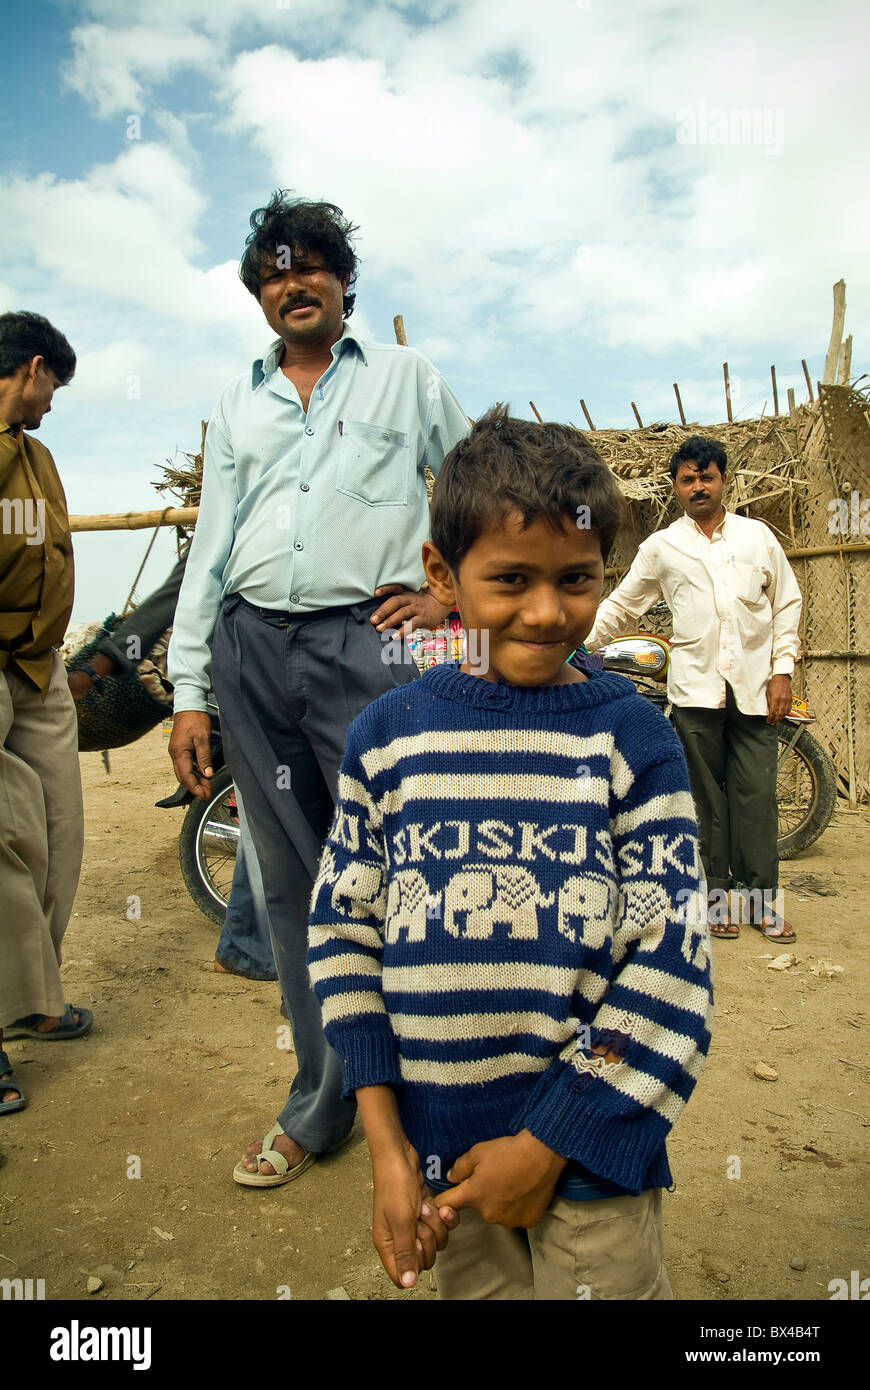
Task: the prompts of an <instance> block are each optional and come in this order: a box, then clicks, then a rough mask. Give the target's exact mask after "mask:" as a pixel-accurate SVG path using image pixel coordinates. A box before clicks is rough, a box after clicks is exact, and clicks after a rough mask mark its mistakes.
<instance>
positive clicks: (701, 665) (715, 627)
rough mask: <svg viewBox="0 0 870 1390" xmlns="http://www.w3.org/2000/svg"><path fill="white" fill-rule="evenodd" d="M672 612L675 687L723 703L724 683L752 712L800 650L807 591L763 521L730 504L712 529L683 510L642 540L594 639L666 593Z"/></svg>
mask: <svg viewBox="0 0 870 1390" xmlns="http://www.w3.org/2000/svg"><path fill="white" fill-rule="evenodd" d="M662 598H663V599H664V601H665V603H666V604H667V605H668V607H669V608H670V610H671V613H672V614H673V622H674V635H673V638H672V639H671V664H670V670H669V674H668V697H669V698H670V700H671V701H672V703H673V704H675V705H678V706H687V705H689V706H696V707H701V708H704V709H721V708H722V707H723V706H724V704H725V684H726V682H727V683H728V685H730V686H731V688H732V690H733V691H734V698H735V700H736V702H737V708H738V709H739V710H741V712H742V713H743V714H764V715H766V714H767V695H766V692H767V685H768V682H769V680H770V678H771V676H777V675H791V673H792V671H793V670H794V664H795V661H796V660H797V658H798V656H799V655H800V641H799V639H798V622H799V620H800V615H801V604H802V599H801V593H800V589H799V588H798V584H797V580H796V579H795V577H794V574H793V572H792V569H791V566H790V565H789V563H788V560H787V559H786V556H785V552H784V551H783V548H782V546H781V545H780V544H779V541H778V540H777V539H776V537H775V536H774V534H773V532H772V531H771V530H770V528H769V527H768V526H765V524H764V522H763V521H755V520H753V519H751V518H750V517H745V516H737V515H736V514H735V513H734V512H726V513H725V516H724V518H723V520H722V521H721V522H720V523H719V525H718V526H717V527H716V529H715V531H714V532H713V535H712V536H711V537H710V538H709V539H708V537H707V536H705V535H704V532H703V531H702V530H701V528H700V526H698V524H697V522H694V521H692V520H691V519H690V518H689V517H687V516H685V515H683V516H681V517H680V518H679V519H678V520H677V521H675V522H673V523H672V524H671V525H670V526H667V527H665V529H664V530H663V531H656V532H655V533H654V534H653V535H652V536H649V537H647V539H646V540H645V541H643V542H642V544H641V546H640V548H639V550H638V552H637V555H636V556H635V558H634V561H633V563H632V566H631V568H630V570H629V571H628V574H627V575H626V576H625V578H624V579H623V580H622V582H621V583H620V584H619V585H618V586H617V588H616V589H614V591H613V593H612V594H611V595H610V596H609V597H608V598H606V599H605V600H604V601H603V603H602V604H601V606H600V607H599V609H598V613H597V615H596V618H595V625H594V627H593V629H592V631H591V632H590V634H589V636H588V637H587V639H586V646H587V647H588V648H589V650H590V651H595V650H597V649H598V648H599V647H603V646H604V645H605V644H606V643H607V642H610V641H612V639H613V638H614V637H618V636H619V635H620V634H621V633H623V632H626V631H628V630H629V629H630V628H631V627H632V626H633V624H634V623H635V622H636V620H637V619H638V618H639V617H641V616H642V614H644V613H646V611H647V610H648V609H649V608H651V607H652V605H653V604H654V603H656V602H658V600H659V599H662Z"/></svg>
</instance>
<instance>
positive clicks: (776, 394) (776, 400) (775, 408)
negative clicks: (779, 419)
mask: <svg viewBox="0 0 870 1390" xmlns="http://www.w3.org/2000/svg"><path fill="white" fill-rule="evenodd" d="M770 380H771V383H772V384H773V413H774V415H778V414H779V392H778V391H777V389H776V367H771V369H770Z"/></svg>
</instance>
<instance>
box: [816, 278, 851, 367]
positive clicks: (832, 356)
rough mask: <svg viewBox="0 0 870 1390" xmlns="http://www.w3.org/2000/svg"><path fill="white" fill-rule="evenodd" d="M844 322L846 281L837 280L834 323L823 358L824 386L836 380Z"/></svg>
mask: <svg viewBox="0 0 870 1390" xmlns="http://www.w3.org/2000/svg"><path fill="white" fill-rule="evenodd" d="M845 322H846V281H845V280H838V281H837V283H836V285H835V286H834V321H833V323H832V324H831V341H830V342H829V343H828V352H827V356H826V357H825V370H824V371H823V373H822V381H823V382H824V384H825V385H826V386H829V385H831V384H832V383H833V382H835V381H836V380H837V360H838V358H839V356H840V344H841V343H842V341H843V325H844V324H845Z"/></svg>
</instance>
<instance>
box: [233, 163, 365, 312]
mask: <svg viewBox="0 0 870 1390" xmlns="http://www.w3.org/2000/svg"><path fill="white" fill-rule="evenodd" d="M291 191H292V190H289V189H283V188H279V189H276V191H275V192H274V193H273V194H272V197H271V198H270V200H269V202H268V204H267V205H266V207H264V208H255V209H254V211H253V212H252V213H251V228H252V230H251V233H250V235H249V236H248V238H247V241H246V242H245V246H246V248H247V249H246V251H245V254H244V255H243V256H242V260H241V264H240V265H239V279H240V280H241V282H242V284H243V285H244V286H245V289H247V290H250V292H251V294H252V295H253V296H254V298H255V299H257V300H259V298H260V276H261V274H262V271H263V267H264V265H266V264H268V263H270V262H271V261H273V260H276V259H277V257H278V255H279V254H280V253H279V248H281V247H286V248H288V249H289V252H290V257H291V260H292V258H293V257H298V258H301V257H302V256H303V255H304V254H305V252H306V251H317V252H319V253H320V255H321V256H322V257H323V262H324V264H325V266H326V268H327V270H329V271H331V273H332V274H333V275H335V276H336V277H337V279H339V280H343V279H344V278H345V276H348V278H349V283H348V290H350V288H351V286H352V285H354V284H355V283H356V277H357V267H358V264H359V262H358V260H357V257H356V253H355V251H354V249H353V245H352V243H351V237H352V236H353V234H354V232H356V231H358V230H359V229H358V228H357V227H355V226H354V224H353V223H352V222H349V221H348V219H347V218H346V217H345V216H344V213H343V212H342V210H341V208H339V207H336V205H335V203H311V202H308V201H306V200H305V199H303V198H293V197H291ZM355 300H356V295H355V294H345V296H344V309H343V317H344V318H349V317H350V315H351V314H352V313H353V306H354V302H355Z"/></svg>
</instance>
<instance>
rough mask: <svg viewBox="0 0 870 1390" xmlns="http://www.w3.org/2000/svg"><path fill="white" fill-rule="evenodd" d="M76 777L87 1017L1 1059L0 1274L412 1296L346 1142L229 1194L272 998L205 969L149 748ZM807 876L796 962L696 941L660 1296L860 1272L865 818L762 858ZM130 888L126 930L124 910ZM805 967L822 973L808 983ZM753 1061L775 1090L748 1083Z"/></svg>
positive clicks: (275, 1082)
mask: <svg viewBox="0 0 870 1390" xmlns="http://www.w3.org/2000/svg"><path fill="white" fill-rule="evenodd" d="M82 767H83V774H84V782H85V809H86V816H87V827H86V833H87V840H86V846H85V863H84V870H83V874H82V881H81V887H80V890H79V894H78V898H77V900H76V907H75V915H74V918H73V920H72V923H71V925H70V928H69V932H68V934H67V938H66V959H65V963H64V966H63V974H64V977H65V979H66V981H67V982H68V998H69V999H71V1001H72V1002H73V1003H75V1004H86V1005H88V1006H89V1007H91V1008H93V1010H94V1012H95V1014H96V1024H95V1026H94V1030H93V1032H92V1034H91V1035H90V1036H89V1037H88V1038H86V1039H83V1040H79V1041H76V1042H73V1043H70V1044H55V1045H49V1044H47V1043H36V1042H25V1041H17V1042H12V1043H10V1044H9V1049H8V1050H9V1053H10V1056H11V1057H12V1060H13V1064H14V1066H15V1067H16V1069H17V1071H18V1075H19V1077H20V1079H21V1080H22V1082H23V1084H24V1086H25V1088H26V1092H27V1096H28V1100H29V1106H28V1108H27V1109H26V1110H24V1111H21V1112H19V1113H17V1114H14V1115H11V1116H4V1117H2V1118H0V1277H14V1276H17V1277H22V1278H25V1277H32V1278H43V1279H45V1284H46V1297H47V1298H48V1299H61V1298H81V1297H83V1296H85V1294H86V1281H87V1278H88V1276H89V1275H96V1276H97V1278H99V1279H102V1281H103V1288H102V1289H101V1290H99V1291H98V1292H96V1293H94V1294H93V1295H92V1297H93V1298H95V1299H100V1300H102V1299H147V1298H156V1299H177V1298H183V1299H201V1298H222V1299H234V1298H258V1299H274V1298H276V1297H278V1296H279V1291H280V1290H283V1291H284V1292H283V1296H284V1297H287V1296H288V1294H289V1296H290V1297H292V1298H294V1299H297V1298H301V1299H319V1298H323V1297H324V1296H325V1295H326V1293H327V1291H329V1290H335V1289H337V1288H342V1289H344V1290H346V1291H347V1294H348V1295H349V1296H350V1298H352V1299H383V1298H418V1299H419V1298H433V1297H434V1296H435V1295H434V1293H433V1290H432V1287H431V1277H430V1276H429V1275H424V1277H423V1280H422V1282H421V1286H420V1287H419V1288H418V1289H416V1290H413V1291H412V1292H410V1293H399V1292H398V1291H397V1290H395V1289H393V1287H392V1285H391V1284H390V1283H389V1281H388V1280H387V1278H386V1275H384V1274H383V1272H382V1271H381V1269H380V1264H379V1262H378V1259H377V1256H376V1255H375V1253H374V1250H373V1248H372V1246H371V1243H370V1236H369V1226H368V1216H369V1204H370V1179H369V1166H368V1157H367V1152H366V1148H365V1144H364V1141H363V1138H362V1134H361V1132H359V1131H358V1130H356V1131H354V1135H353V1137H352V1139H351V1142H350V1144H349V1145H348V1146H347V1147H346V1148H345V1149H344V1150H343V1151H342V1152H341V1153H339V1154H337V1155H335V1156H334V1157H332V1158H330V1159H328V1160H327V1161H325V1162H323V1163H321V1164H318V1165H316V1166H315V1167H314V1168H313V1169H311V1170H310V1171H309V1172H308V1173H306V1174H305V1175H304V1177H303V1178H302V1179H300V1180H299V1181H298V1182H297V1183H293V1184H291V1185H290V1186H287V1187H282V1188H279V1189H277V1190H276V1191H271V1192H269V1191H266V1192H261V1191H257V1190H252V1189H243V1188H240V1187H238V1186H237V1185H236V1184H235V1183H233V1181H232V1179H231V1176H230V1173H231V1169H232V1167H233V1164H234V1163H235V1162H236V1160H237V1159H238V1157H239V1156H240V1155H241V1153H242V1151H243V1149H244V1148H245V1147H246V1145H247V1144H248V1143H249V1142H250V1141H251V1140H252V1139H255V1138H261V1137H262V1135H263V1134H264V1133H265V1131H266V1130H267V1129H268V1128H269V1126H270V1125H271V1124H272V1122H273V1118H274V1116H275V1115H276V1114H277V1112H278V1110H279V1109H280V1106H281V1103H282V1101H283V1098H284V1096H285V1094H286V1088H287V1085H288V1081H289V1076H290V1074H291V1069H292V1066H293V1057H292V1054H288V1053H286V1052H283V1051H280V1050H279V1049H278V1047H277V1045H276V1044H277V1039H278V1037H279V1033H278V1028H279V1027H280V1025H281V1024H282V1023H283V1022H284V1020H283V1019H282V1018H281V1016H280V1014H279V1012H278V1003H279V1001H278V993H277V987H276V986H275V985H271V984H256V983H253V982H250V981H247V980H243V979H239V978H237V977H235V976H230V975H217V974H215V973H214V972H213V971H212V968H211V962H212V956H213V951H214V946H215V943H216V939H217V931H216V928H215V927H214V926H213V924H212V923H210V922H208V921H207V920H206V919H205V918H204V917H203V916H202V915H201V914H200V913H199V912H198V910H197V909H196V908H195V907H194V905H193V903H192V902H191V900H190V898H189V897H188V896H187V893H186V891H185V888H184V885H183V882H182V879H181V873H180V870H179V867H178V862H177V837H178V829H179V825H180V820H181V814H182V813H180V812H177V811H158V810H155V809H153V803H154V801H155V800H156V799H157V798H158V797H159V796H163V795H166V794H167V793H168V792H169V791H170V790H172V787H173V782H172V777H171V773H170V765H169V760H168V757H167V754H166V740H165V738H164V736H163V734H162V732H161V731H160V730H159V729H157V730H155V731H154V732H153V733H152V734H150V735H148V736H147V737H146V738H145V739H143V740H141V741H140V742H139V743H138V744H135V745H133V746H132V747H130V748H126V749H120V750H118V751H116V752H113V753H112V754H111V772H110V773H109V774H108V775H107V774H106V772H105V770H104V768H103V765H102V762H101V759H100V757H99V755H98V754H84V755H83V756H82ZM808 872H809V873H812V874H814V875H816V877H817V879H818V880H821V881H822V882H823V884H826V885H827V886H828V887H829V888H830V889H831V890H832V894H831V895H829V896H817V895H815V894H810V893H808V892H805V893H803V894H800V893H799V892H797V891H794V890H788V889H787V893H786V910H787V915H788V916H789V918H790V919H791V921H792V922H793V923H794V925H795V928H796V930H797V932H798V942H797V946H796V947H795V948H794V949H795V950H796V953H797V955H798V957H799V963H798V964H797V965H796V966H793V967H792V968H791V969H789V970H786V971H784V972H781V973H778V972H774V971H772V970H769V969H768V968H767V963H768V960H767V958H769V956H770V951H769V948H768V947H767V945H766V943H765V942H764V941H762V939H761V938H760V936H759V935H758V933H756V932H754V931H752V930H750V929H748V928H744V930H743V933H742V935H741V938H740V939H739V940H738V941H736V942H716V943H715V947H714V949H715V959H716V992H717V1026H716V1031H715V1035H714V1042H713V1047H712V1050H711V1053H710V1057H709V1060H708V1062H707V1065H706V1067H705V1069H704V1072H703V1074H702V1077H701V1080H700V1082H699V1084H698V1087H697V1089H696V1092H695V1095H694V1096H693V1098H692V1100H691V1102H690V1104H689V1106H688V1107H687V1110H686V1112H685V1114H684V1115H683V1117H682V1119H681V1120H680V1121H679V1123H678V1125H677V1127H676V1130H675V1132H674V1134H673V1137H672V1140H671V1143H670V1146H669V1147H670V1153H671V1163H672V1167H673V1169H674V1173H675V1175H676V1181H677V1188H676V1191H675V1192H674V1193H673V1194H671V1195H667V1196H666V1198H665V1221H666V1234H667V1242H668V1246H667V1249H668V1268H669V1272H670V1276H671V1282H672V1284H673V1286H674V1290H675V1292H676V1294H677V1296H678V1297H679V1298H683V1299H690V1298H700V1299H728V1300H730V1299H785V1300H788V1299H803V1298H809V1299H821V1300H825V1299H828V1298H829V1297H830V1295H829V1292H828V1283H829V1281H830V1280H832V1279H834V1278H845V1279H847V1280H848V1278H849V1274H850V1271H851V1270H853V1269H859V1270H860V1271H861V1274H862V1277H864V1276H867V1275H870V1259H868V1240H867V1230H868V1224H870V1199H868V1193H870V1183H868V1157H867V1153H868V1144H867V1141H868V1127H870V1093H868V1087H867V1081H868V1077H870V1056H868V1054H867V1053H866V1052H865V1047H866V1045H867V1041H868V1037H870V1009H868V1001H867V987H866V984H865V983H864V982H865V981H866V979H867V976H868V969H870V930H868V928H870V908H868V890H870V816H868V815H867V814H866V813H865V812H857V813H849V812H838V814H837V816H836V818H835V821H834V823H833V824H832V826H831V828H830V829H829V830H828V832H827V833H826V834H825V836H824V837H823V838H822V840H821V841H820V842H819V843H818V844H817V845H816V846H814V847H813V849H812V850H811V851H810V852H809V854H807V855H805V856H803V857H802V858H799V859H796V860H792V861H790V862H789V863H787V864H784V865H783V880H784V883H785V884H786V886H787V885H788V880H789V879H791V878H795V877H796V876H797V875H798V874H801V875H802V874H805V873H808ZM131 894H137V895H138V896H139V897H140V898H141V903H142V917H141V920H139V921H128V920H127V917H126V915H125V914H126V910H127V899H128V896H129V895H131ZM766 956H767V958H766ZM820 957H821V958H826V959H828V960H830V961H833V962H834V963H835V964H837V965H841V966H842V967H843V971H842V974H837V975H835V976H834V977H833V978H824V977H821V978H820V977H817V976H816V975H814V974H813V973H811V971H810V969H809V967H810V965H812V964H815V963H816V962H817V961H818V959H819V958H820ZM759 1061H763V1062H765V1063H767V1064H768V1065H769V1066H771V1067H773V1068H775V1069H776V1071H777V1072H778V1080H776V1081H763V1080H759V1079H758V1078H756V1077H755V1076H754V1074H753V1073H754V1068H755V1066H756V1063H758V1062H759ZM131 1156H138V1157H139V1158H140V1159H141V1177H139V1178H131V1177H128V1176H127V1173H128V1168H129V1169H131V1170H133V1169H134V1167H135V1165H134V1164H133V1161H132V1157H131ZM735 1159H736V1160H739V1177H737V1176H729V1173H731V1174H732V1175H734V1174H736V1172H737V1171H738V1164H737V1163H735ZM792 1259H800V1260H804V1261H805V1262H806V1268H805V1269H803V1270H795V1269H792V1268H791V1267H790V1260H792Z"/></svg>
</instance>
